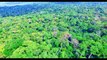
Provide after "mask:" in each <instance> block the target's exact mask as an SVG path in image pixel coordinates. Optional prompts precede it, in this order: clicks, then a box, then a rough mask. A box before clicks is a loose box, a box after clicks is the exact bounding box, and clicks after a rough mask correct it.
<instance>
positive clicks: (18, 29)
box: [0, 4, 107, 58]
mask: <svg viewBox="0 0 107 60" xmlns="http://www.w3.org/2000/svg"><path fill="white" fill-rule="evenodd" d="M96 6H97V7H101V6H102V9H103V10H105V9H104V6H105V5H101V6H100V5H96ZM96 6H91V5H89V6H87V5H84V4H83V5H81V4H80V5H78V4H77V5H75V4H69V6H68V5H67V4H65V5H60V4H52V6H50V8H48V9H47V8H44V9H42V10H40V11H38V12H34V13H33V12H32V13H29V14H25V15H21V16H15V17H5V18H1V17H0V55H2V56H3V57H6V58H107V30H106V28H107V22H106V19H102V18H101V17H103V16H105V13H100V12H98V15H99V16H100V15H101V16H100V17H99V19H97V20H96V19H95V18H96V17H95V16H96V14H95V13H96V11H95V10H96V9H97V7H96ZM80 7H81V9H80ZM28 18H29V19H30V20H31V23H29V19H28ZM68 38H70V39H71V40H72V41H69V40H68ZM73 39H77V41H78V42H79V44H78V47H74V45H73ZM2 44H3V45H2ZM75 44H76V43H75ZM0 57H1V56H0Z"/></svg>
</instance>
